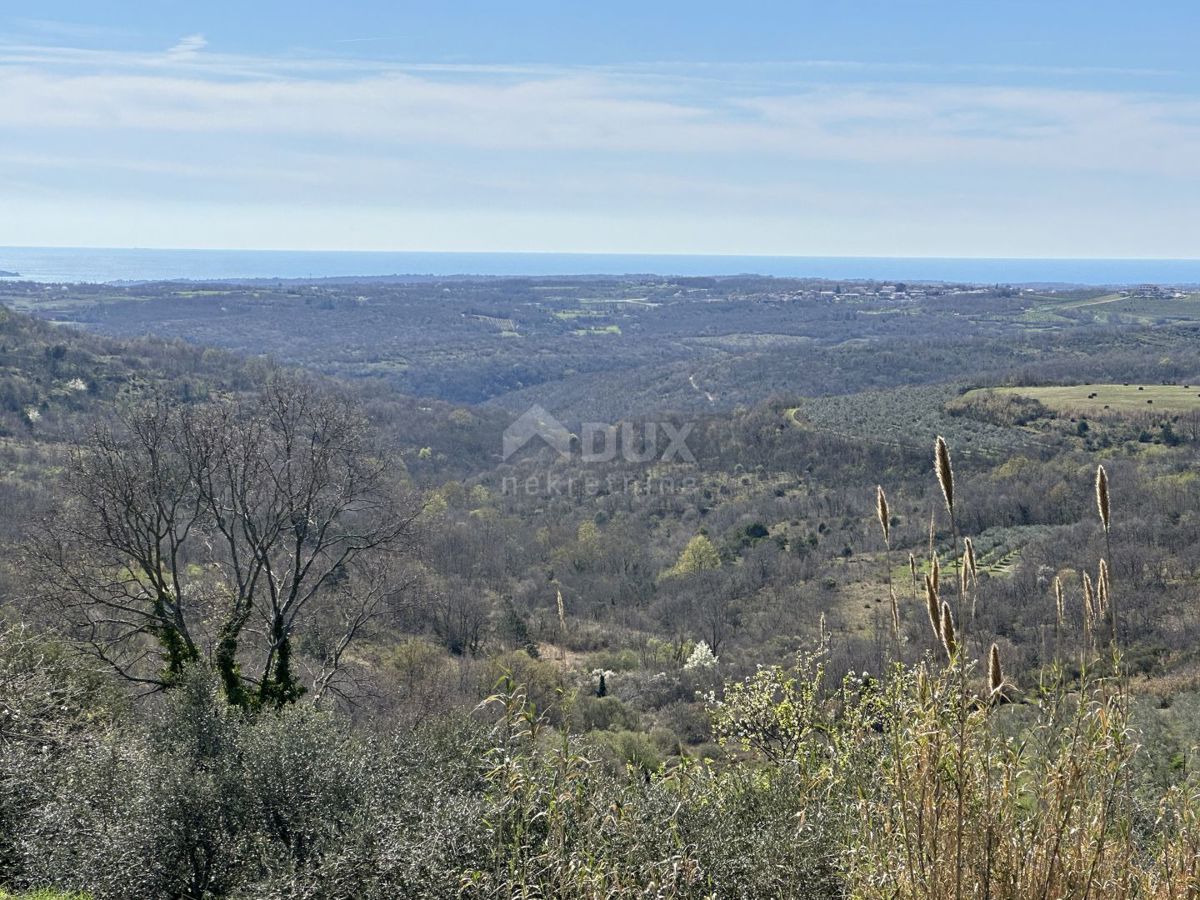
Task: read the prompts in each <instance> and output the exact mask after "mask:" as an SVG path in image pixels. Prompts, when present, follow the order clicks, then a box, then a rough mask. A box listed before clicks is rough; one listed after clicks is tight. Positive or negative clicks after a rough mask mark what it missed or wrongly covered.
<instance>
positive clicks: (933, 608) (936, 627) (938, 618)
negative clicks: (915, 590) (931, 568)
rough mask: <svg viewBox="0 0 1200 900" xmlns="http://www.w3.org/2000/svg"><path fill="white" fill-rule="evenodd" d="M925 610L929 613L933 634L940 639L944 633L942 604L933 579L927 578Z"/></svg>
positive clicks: (927, 576)
mask: <svg viewBox="0 0 1200 900" xmlns="http://www.w3.org/2000/svg"><path fill="white" fill-rule="evenodd" d="M925 609H926V611H927V612H928V613H929V624H930V625H932V626H933V634H934V636H935V637H940V636H941V633H942V612H941V610H942V603H941V601H940V600H939V599H938V590H937V585H936V584H934V583H933V577H932V576H930V575H926V576H925Z"/></svg>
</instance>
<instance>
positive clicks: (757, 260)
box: [0, 247, 1200, 286]
mask: <svg viewBox="0 0 1200 900" xmlns="http://www.w3.org/2000/svg"><path fill="white" fill-rule="evenodd" d="M0 270H3V271H0V277H4V278H8V279H13V278H22V279H25V280H29V281H36V282H71V283H79V282H98V283H107V282H121V281H174V280H179V281H220V280H245V279H270V280H275V279H279V280H311V279H321V278H354V277H363V278H397V279H420V278H428V277H438V278H446V277H455V276H460V277H469V276H483V277H519V276H532V277H554V276H568V275H569V276H576V277H579V276H586V275H595V276H608V277H612V276H621V275H638V274H641V275H648V274H655V275H665V276H675V277H681V276H683V277H703V276H735V275H765V276H774V277H780V278H828V279H836V280H840V281H851V280H874V281H907V282H950V283H955V284H1011V285H1038V286H1051V285H1136V284H1156V285H1200V259H1184V260H1171V259H1162V260H1151V259H963V258H932V257H930V258H900V257H896V258H888V257H817V256H682V255H678V256H677V255H664V254H582V253H424V252H374V251H358V252H355V251H289V250H136V249H103V248H59V247H53V248H48V247H0ZM17 272H20V273H21V274H20V275H17V274H16V273H17Z"/></svg>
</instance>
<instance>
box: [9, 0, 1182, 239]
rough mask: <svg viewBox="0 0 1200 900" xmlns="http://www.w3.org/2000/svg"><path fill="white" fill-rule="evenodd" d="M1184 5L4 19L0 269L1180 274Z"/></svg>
mask: <svg viewBox="0 0 1200 900" xmlns="http://www.w3.org/2000/svg"><path fill="white" fill-rule="evenodd" d="M1198 33H1200V4H1196V3H1195V2H1194V0H1157V2H1147V3H1138V4H1134V3H1129V2H1127V0H1123V2H1110V0H1092V2H1087V3H1080V2H1075V0H1059V2H1054V3H1047V2H1045V0H1039V2H1036V3H1034V2H1025V0H1005V2H1002V3H998V2H995V0H988V2H978V0H954V2H911V0H890V2H855V0H845V2H829V0H825V2H823V3H819V4H818V3H809V2H806V0H791V2H779V3H756V2H741V3H737V4H731V3H728V2H721V3H709V2H705V0H688V2H675V0H654V2H646V0H640V2H625V0H606V2H604V3H583V2H572V0H558V2H523V0H507V2H504V3H499V2H496V0H487V2H476V0H448V2H441V3H437V2H428V0H426V2H423V3H408V2H397V0H373V2H354V0H343V2H339V3H337V4H332V3H328V2H309V0H291V2H287V3H282V2H276V0H255V2H253V3H247V2H244V0H241V2H228V0H206V2H204V3H197V2H195V0H188V2H175V0H138V2H133V0H124V2H122V0H112V2H105V3H96V2H94V0H78V2H55V0H4V2H3V4H0V245H7V246H100V247H198V248H239V249H243V248H245V249H249V248H260V249H330V250H423V251H429V250H446V251H501V252H503V251H514V252H515V251H524V252H539V251H540V252H613V253H632V252H641V253H696V254H737V255H749V254H764V255H798V256H939V257H945V256H950V257H953V256H963V257H1088V258H1090V257H1121V258H1194V257H1197V256H1200V242H1198V240H1197V238H1198V237H1200V164H1198V163H1197V161H1198V160H1200V54H1198V53H1197V52H1196V49H1195V36H1196V35H1197V34H1198Z"/></svg>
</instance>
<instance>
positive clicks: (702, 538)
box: [662, 534, 721, 578]
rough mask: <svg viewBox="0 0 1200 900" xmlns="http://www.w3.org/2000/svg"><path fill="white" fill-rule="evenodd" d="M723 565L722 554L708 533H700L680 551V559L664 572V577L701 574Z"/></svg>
mask: <svg viewBox="0 0 1200 900" xmlns="http://www.w3.org/2000/svg"><path fill="white" fill-rule="evenodd" d="M720 567H721V554H719V553H718V552H717V548H716V547H715V546H713V542H712V541H710V540H709V539H708V536H707V535H704V534H698V535H696V536H695V537H694V538H692V539H691V540H690V541H688V542H687V546H686V547H684V548H683V550H682V551H680V553H679V559H677V560H676V561H675V565H673V566H672V567H671V568H670V569H667V571H665V572H664V573H663V574H662V577H663V578H674V577H682V576H687V575H699V574H700V573H702V572H711V571H712V570H714V569H719V568H720Z"/></svg>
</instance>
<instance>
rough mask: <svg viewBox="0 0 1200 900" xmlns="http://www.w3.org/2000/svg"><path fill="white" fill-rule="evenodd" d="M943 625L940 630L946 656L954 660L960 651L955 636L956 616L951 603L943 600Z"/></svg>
mask: <svg viewBox="0 0 1200 900" xmlns="http://www.w3.org/2000/svg"><path fill="white" fill-rule="evenodd" d="M940 624H941V627H940V629H939V631H940V632H941V637H942V647H944V648H945V650H946V656H947V657H949V659H950V662H954V656H955V654H956V653H958V643H957V642H956V640H955V636H954V616H953V615H951V613H950V604H949V603H946V602H945V601H943V602H942V615H941V623H940Z"/></svg>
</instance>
